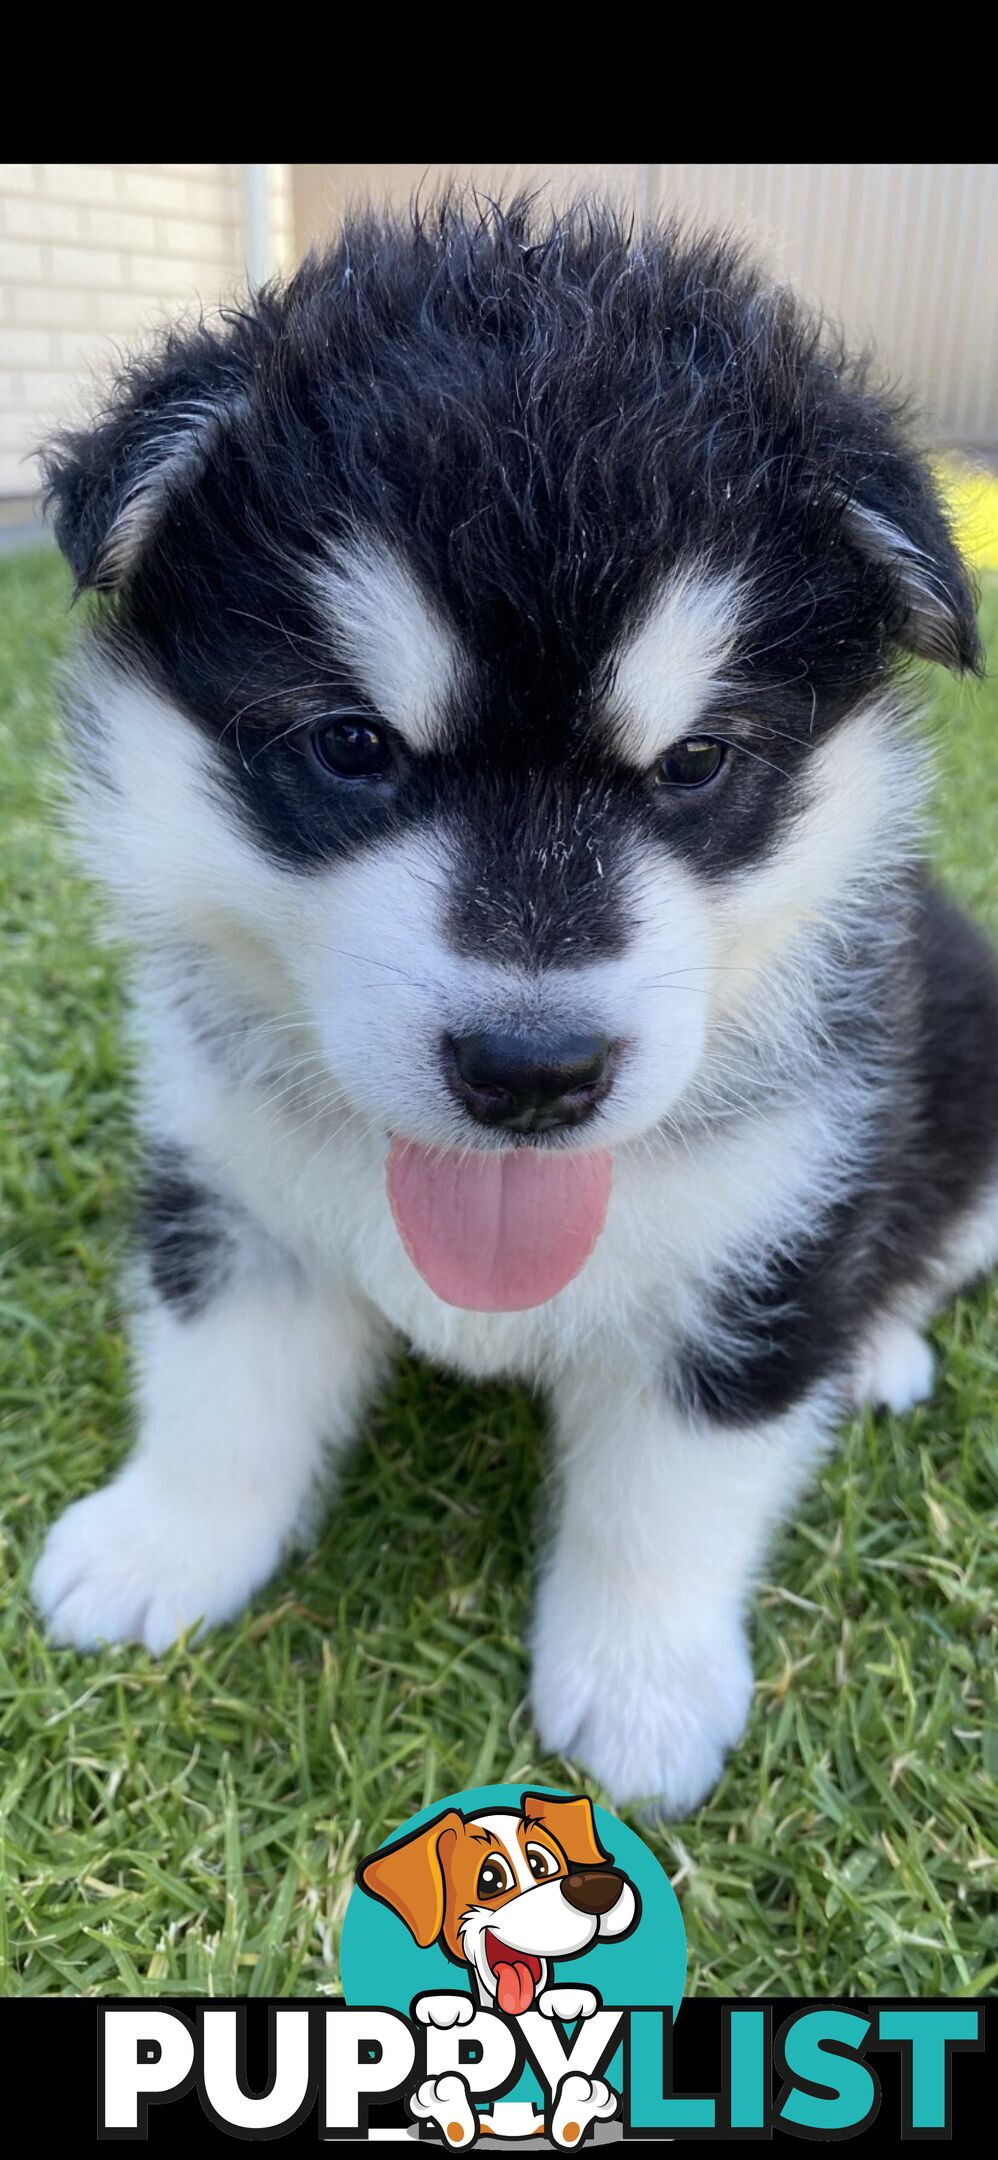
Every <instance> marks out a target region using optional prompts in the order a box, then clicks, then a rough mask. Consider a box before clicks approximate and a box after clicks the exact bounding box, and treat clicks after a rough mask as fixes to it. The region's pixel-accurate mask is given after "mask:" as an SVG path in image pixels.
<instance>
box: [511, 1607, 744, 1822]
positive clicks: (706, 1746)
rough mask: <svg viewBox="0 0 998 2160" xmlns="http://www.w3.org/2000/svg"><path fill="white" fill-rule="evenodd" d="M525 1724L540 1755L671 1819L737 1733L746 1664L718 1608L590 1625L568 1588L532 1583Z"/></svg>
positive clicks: (735, 1619) (738, 1625) (706, 1780)
mask: <svg viewBox="0 0 998 2160" xmlns="http://www.w3.org/2000/svg"><path fill="white" fill-rule="evenodd" d="M533 1648H534V1676H533V1685H532V1691H531V1692H532V1701H533V1711H534V1723H535V1725H536V1727H537V1732H538V1736H539V1739H540V1741H541V1745H542V1747H543V1748H544V1749H545V1751H546V1752H548V1753H550V1754H553V1755H565V1756H569V1757H571V1758H572V1759H573V1760H574V1761H577V1762H579V1763H581V1764H582V1765H583V1766H584V1767H585V1769H587V1770H588V1771H590V1772H591V1773H592V1775H593V1776H594V1777H596V1778H598V1779H599V1782H600V1784H601V1785H602V1786H603V1787H604V1788H605V1790H606V1791H607V1792H608V1793H609V1794H610V1795H611V1797H612V1799H614V1800H615V1801H618V1802H621V1801H627V1800H644V1801H647V1802H649V1803H652V1804H653V1811H654V1812H655V1813H656V1814H661V1815H664V1816H666V1817H671V1818H675V1817H678V1816H681V1815H685V1814H688V1813H689V1811H690V1809H691V1808H694V1807H696V1806H698V1804H699V1803H700V1801H701V1800H705V1799H706V1797H707V1794H708V1793H709V1792H711V1791H712V1789H713V1787H714V1786H715V1785H716V1783H717V1780H718V1778H719V1777H720V1775H721V1770H722V1768H723V1766H724V1758H725V1756H726V1754H727V1753H728V1750H729V1748H732V1747H734V1745H735V1742H736V1740H740V1739H741V1736H742V1733H743V1732H744V1730H745V1724H746V1720H747V1718H748V1714H749V1708H750V1706H751V1702H752V1685H753V1683H752V1664H751V1659H750V1657H749V1651H748V1644H747V1641H746V1636H745V1627H744V1623H743V1621H742V1619H741V1616H740V1614H739V1613H737V1612H734V1611H732V1610H731V1609H730V1608H729V1607H722V1608H720V1609H717V1608H715V1607H713V1606H708V1605H703V1606H700V1605H698V1606H697V1607H696V1608H692V1609H691V1608H687V1609H686V1610H670V1611H669V1612H668V1613H667V1615H661V1614H660V1615H658V1616H657V1617H656V1616H655V1615H654V1614H653V1613H650V1612H644V1611H642V1612H640V1613H638V1614H631V1615H630V1616H628V1614H627V1612H626V1610H624V1609H622V1610H621V1611H619V1612H617V1613H613V1612H611V1613H610V1614H609V1615H608V1616H607V1617H606V1621H605V1624H604V1625H602V1626H597V1625H595V1624H594V1620H593V1615H592V1613H591V1612H590V1610H589V1608H588V1607H587V1604H586V1600H585V1597H584V1596H582V1597H580V1595H579V1590H578V1586H577V1585H575V1584H572V1585H569V1586H568V1587H567V1588H566V1589H565V1590H564V1591H562V1590H561V1589H560V1588H559V1585H558V1582H557V1580H556V1578H555V1577H553V1576H552V1577H549V1578H548V1580H547V1582H545V1583H543V1584H542V1587H541V1592H540V1597H539V1599H538V1607H537V1620H536V1624H535V1630H534V1645H533Z"/></svg>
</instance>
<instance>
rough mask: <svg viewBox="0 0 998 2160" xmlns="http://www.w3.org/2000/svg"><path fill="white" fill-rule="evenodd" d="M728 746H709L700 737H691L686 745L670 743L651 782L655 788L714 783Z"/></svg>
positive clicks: (689, 786) (706, 740)
mask: <svg viewBox="0 0 998 2160" xmlns="http://www.w3.org/2000/svg"><path fill="white" fill-rule="evenodd" d="M727 754H728V752H727V745H726V744H725V743H720V742H711V741H709V740H708V739H707V738H705V737H702V736H698V735H697V736H690V737H689V739H688V741H686V742H679V743H673V745H672V749H671V750H667V751H666V753H665V756H664V757H663V758H660V759H659V761H658V764H657V765H656V767H655V773H654V778H655V782H656V785H657V786H658V787H676V788H699V787H706V786H707V784H708V782H709V781H711V780H716V779H717V775H718V773H719V772H720V770H721V767H722V765H723V764H724V760H725V758H726V757H727Z"/></svg>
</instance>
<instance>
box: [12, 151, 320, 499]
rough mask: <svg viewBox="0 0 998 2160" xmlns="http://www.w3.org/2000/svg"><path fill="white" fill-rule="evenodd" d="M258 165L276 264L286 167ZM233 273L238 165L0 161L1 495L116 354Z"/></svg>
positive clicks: (16, 486)
mask: <svg viewBox="0 0 998 2160" xmlns="http://www.w3.org/2000/svg"><path fill="white" fill-rule="evenodd" d="M268 172H269V176H270V187H271V218H272V224H273V240H274V257H275V266H276V267H277V268H279V269H284V268H287V267H289V265H290V263H291V260H292V257H293V239H292V206H291V185H290V169H289V167H288V166H286V165H271V166H270V167H268ZM243 278H244V265H243V198H242V178H241V169H240V167H239V166H238V165H46V164H38V165H0V496H10V495H30V494H32V493H33V492H34V489H35V487H36V485H37V473H36V470H35V467H34V464H33V462H32V453H33V451H34V449H35V447H36V445H37V444H38V442H39V440H40V439H41V438H42V437H43V436H44V435H45V434H46V432H47V431H48V429H49V428H51V427H52V425H53V424H54V423H55V424H58V423H59V422H60V421H63V420H66V419H69V418H72V417H73V416H74V415H76V414H78V413H79V412H81V411H83V410H86V408H87V406H88V404H92V403H93V399H94V394H95V386H96V385H97V384H99V382H100V380H101V377H102V375H106V373H107V371H108V369H109V367H110V366H112V365H113V362H114V358H115V353H116V352H120V351H121V350H122V348H125V349H132V348H134V347H135V346H137V345H140V344H141V343H142V341H143V339H144V337H146V336H148V335H149V333H150V332H151V331H152V330H154V329H155V327H156V326H157V324H159V323H162V321H163V320H164V318H166V317H169V316H175V315H178V314H180V313H182V312H183V311H184V310H186V309H190V308H192V307H195V306H197V305H199V304H200V305H202V306H204V307H206V308H211V307H213V306H214V305H215V303H216V302H217V301H218V300H219V299H222V298H224V297H228V296H231V295H232V294H233V293H235V292H237V291H238V290H239V288H240V286H241V284H242V282H243Z"/></svg>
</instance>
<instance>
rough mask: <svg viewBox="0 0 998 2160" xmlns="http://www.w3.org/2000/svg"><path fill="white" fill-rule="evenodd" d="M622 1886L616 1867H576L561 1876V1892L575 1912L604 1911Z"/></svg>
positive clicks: (608, 1908) (612, 1902)
mask: <svg viewBox="0 0 998 2160" xmlns="http://www.w3.org/2000/svg"><path fill="white" fill-rule="evenodd" d="M623 1887H624V1878H623V1876H622V1875H618V1873H617V1870H616V1868H612V1867H601V1868H576V1869H575V1870H574V1872H573V1873H572V1874H571V1875H565V1876H563V1877H562V1884H561V1894H562V1897H563V1898H567V1899H568V1902H569V1904H570V1905H574V1907H575V1910H576V1912H584V1913H592V1914H594V1915H595V1914H596V1913H605V1912H609V1910H610V1907H611V1905H615V1904H616V1902H617V1899H618V1898H619V1896H620V1893H621V1891H622V1889H623Z"/></svg>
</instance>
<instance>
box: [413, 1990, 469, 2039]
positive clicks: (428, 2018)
mask: <svg viewBox="0 0 998 2160" xmlns="http://www.w3.org/2000/svg"><path fill="white" fill-rule="evenodd" d="M412 2010H413V2016H414V2017H415V2018H417V2019H418V2021H419V2023H420V2025H435V2026H437V2027H438V2029H439V2030H440V2031H441V2032H449V2031H450V2029H451V2026H452V2025H470V2024H471V2020H472V2018H473V2017H474V2015H475V2005H474V2003H473V2002H472V2000H471V1996H470V1995H458V1994H454V1995H420V1997H419V1999H418V2001H417V2002H414V2003H413V2006H412Z"/></svg>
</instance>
